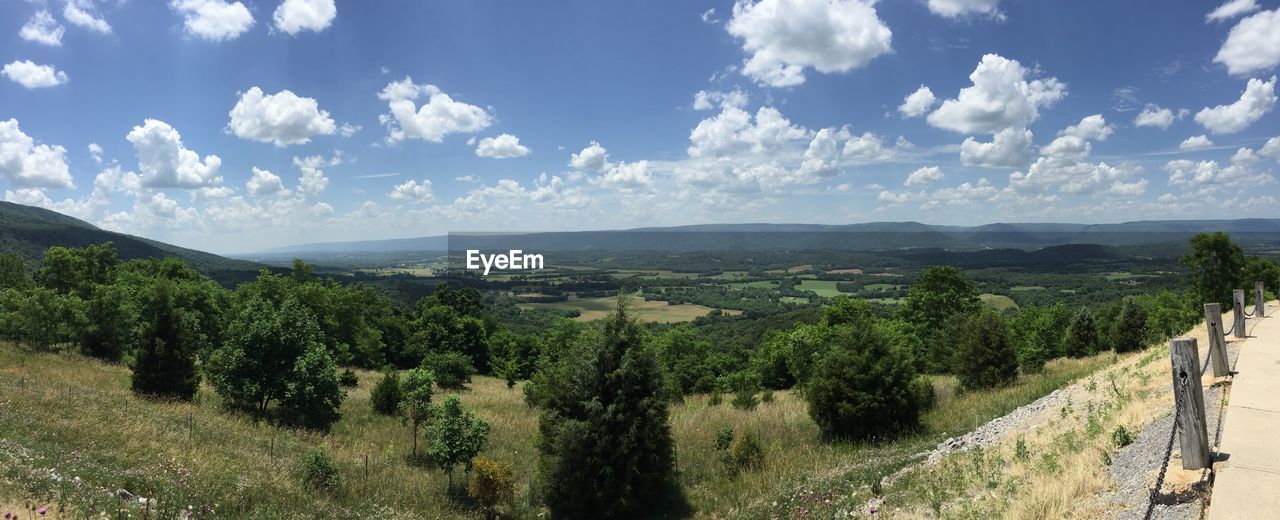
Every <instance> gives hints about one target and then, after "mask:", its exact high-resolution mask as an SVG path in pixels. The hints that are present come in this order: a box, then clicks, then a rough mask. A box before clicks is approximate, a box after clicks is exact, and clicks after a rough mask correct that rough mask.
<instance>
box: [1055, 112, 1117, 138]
mask: <svg viewBox="0 0 1280 520" xmlns="http://www.w3.org/2000/svg"><path fill="white" fill-rule="evenodd" d="M1113 132H1115V127H1112V126H1111V125H1108V124H1107V120H1106V119H1104V118H1103V117H1102V114H1094V115H1091V116H1087V117H1085V118H1084V119H1081V120H1080V122H1079V123H1077V124H1074V125H1071V126H1068V127H1066V128H1064V129H1063V130H1062V132H1061V133H1060V134H1059V135H1069V136H1073V137H1079V138H1080V139H1084V140H1086V141H1105V140H1106V139H1107V138H1108V137H1110V136H1111V134H1112V133H1113Z"/></svg>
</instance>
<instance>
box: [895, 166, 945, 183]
mask: <svg viewBox="0 0 1280 520" xmlns="http://www.w3.org/2000/svg"><path fill="white" fill-rule="evenodd" d="M945 177H946V175H944V174H943V173H942V169H941V168H938V167H937V166H926V167H924V168H919V169H917V170H916V171H913V172H911V175H908V176H907V182H904V183H902V185H903V186H924V185H928V184H933V183H935V182H938V181H940V180H942V179H943V178H945Z"/></svg>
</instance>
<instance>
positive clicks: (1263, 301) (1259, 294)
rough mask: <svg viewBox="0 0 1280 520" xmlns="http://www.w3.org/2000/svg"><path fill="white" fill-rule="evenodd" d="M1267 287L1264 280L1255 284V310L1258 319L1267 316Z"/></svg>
mask: <svg viewBox="0 0 1280 520" xmlns="http://www.w3.org/2000/svg"><path fill="white" fill-rule="evenodd" d="M1266 288H1267V286H1266V285H1265V284H1263V283H1262V280H1258V281H1256V282H1253V293H1254V295H1253V302H1254V305H1253V309H1254V313H1255V315H1256V316H1257V317H1259V318H1262V317H1264V316H1266V315H1267V289H1266Z"/></svg>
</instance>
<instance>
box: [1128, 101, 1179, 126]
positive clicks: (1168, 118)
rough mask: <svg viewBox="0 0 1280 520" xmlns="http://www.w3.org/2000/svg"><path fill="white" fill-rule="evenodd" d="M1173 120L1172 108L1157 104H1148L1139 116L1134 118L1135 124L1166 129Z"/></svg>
mask: <svg viewBox="0 0 1280 520" xmlns="http://www.w3.org/2000/svg"><path fill="white" fill-rule="evenodd" d="M1173 120H1174V115H1173V111H1172V110H1169V109H1167V108H1160V107H1159V106H1157V105H1147V106H1146V107H1145V108H1143V109H1142V112H1141V113H1139V114H1138V116H1137V117H1135V118H1133V125H1134V126H1150V127H1155V128H1160V129H1165V128H1169V125H1172V124H1173Z"/></svg>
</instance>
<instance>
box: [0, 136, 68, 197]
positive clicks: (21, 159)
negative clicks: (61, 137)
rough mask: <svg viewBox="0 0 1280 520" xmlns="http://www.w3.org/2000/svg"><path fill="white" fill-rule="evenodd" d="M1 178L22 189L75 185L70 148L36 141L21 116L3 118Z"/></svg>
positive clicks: (0, 145) (0, 139)
mask: <svg viewBox="0 0 1280 520" xmlns="http://www.w3.org/2000/svg"><path fill="white" fill-rule="evenodd" d="M0 177H3V178H5V179H8V181H9V183H10V184H12V185H13V186H16V187H20V188H74V187H75V182H74V181H72V179H71V173H70V170H69V169H68V168H67V150H66V149H65V148H63V147H61V146H49V145H47V144H36V142H35V140H34V139H32V138H31V137H30V136H28V135H27V134H25V133H23V132H22V129H21V128H19V127H18V120H17V119H10V120H8V121H0Z"/></svg>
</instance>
